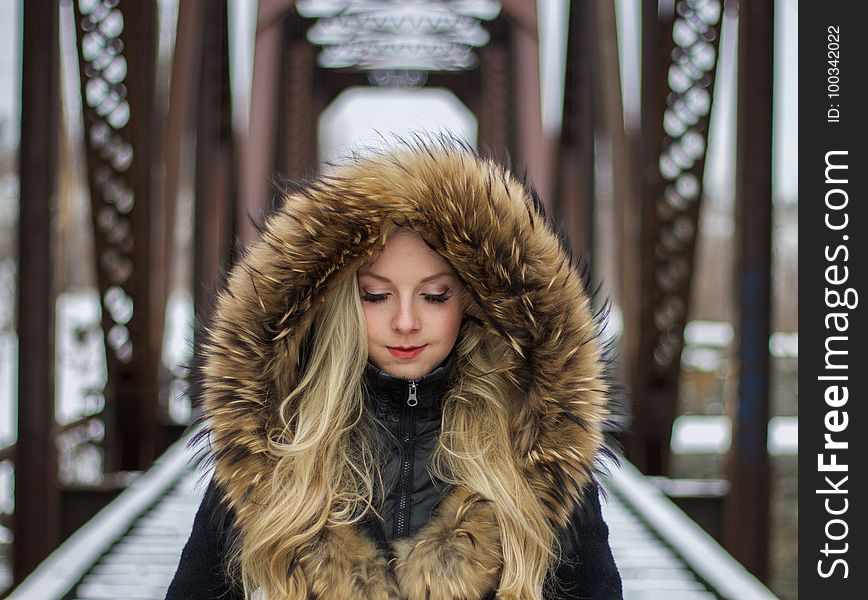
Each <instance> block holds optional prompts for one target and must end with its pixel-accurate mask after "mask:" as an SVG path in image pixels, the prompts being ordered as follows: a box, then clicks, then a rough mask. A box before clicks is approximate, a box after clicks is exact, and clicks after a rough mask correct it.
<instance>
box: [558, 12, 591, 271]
mask: <svg viewBox="0 0 868 600" xmlns="http://www.w3.org/2000/svg"><path fill="white" fill-rule="evenodd" d="M593 14H594V11H593V0H575V1H573V2H571V3H570V6H569V18H568V21H567V61H566V71H565V76H564V100H563V120H562V122H561V135H560V139H559V141H558V149H557V169H556V176H555V184H556V186H557V187H556V194H555V207H556V213H557V216H558V218H559V219H560V221H561V223H563V225H564V227H565V228H566V230H567V232H568V233H569V235H570V239H571V241H572V245H573V254H574V258H576V259H579V258H580V257H582V258H583V260H584V261H586V264H587V266H588V268H590V271H589V275H590V277H591V280H593V268H592V265H591V262H590V261H591V260H592V256H593V249H594V215H595V195H594V132H595V119H594V110H593V109H594V107H593V89H594V87H595V82H594V69H593V62H594V58H593V50H592V49H593V45H594V44H595V43H596V36H594V35H593V28H592V27H591V21H592V18H593Z"/></svg>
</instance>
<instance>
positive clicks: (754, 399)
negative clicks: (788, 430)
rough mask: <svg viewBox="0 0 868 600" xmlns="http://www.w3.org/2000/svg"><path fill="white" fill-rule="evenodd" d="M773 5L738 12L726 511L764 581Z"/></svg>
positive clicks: (732, 539)
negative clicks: (734, 351)
mask: <svg viewBox="0 0 868 600" xmlns="http://www.w3.org/2000/svg"><path fill="white" fill-rule="evenodd" d="M773 48H774V3H773V2H766V1H764V0H740V2H739V5H738V130H737V138H738V139H737V142H736V144H737V154H736V227H737V232H738V237H737V240H738V251H737V256H738V258H737V265H736V281H737V286H738V315H739V316H738V326H737V333H738V337H737V340H738V342H737V343H738V365H739V366H738V368H739V376H738V406H737V407H736V415H735V420H734V424H733V438H732V439H733V443H732V445H731V447H730V452H729V456H728V457H727V458H728V465H727V466H728V470H729V477H730V481H731V484H732V488H731V491H730V493H729V495H728V497H727V499H726V503H725V505H724V510H725V523H726V527H725V531H726V532H727V539H726V542H727V547H728V548H729V550H730V551H731V552H732V553H733V555H734V556H735V557H736V558H737V559H738V560H739V561H741V562H742V564H744V565H745V566H746V567H747V568H748V569H750V571H751V572H752V573H753V574H754V575H756V576H757V577H759V578H760V579H763V580H766V579H767V578H768V574H769V573H768V570H769V521H770V518H769V513H770V505H769V486H770V483H769V471H770V469H769V457H768V441H767V432H768V421H769V412H770V411H769V363H770V357H769V335H770V333H771V261H772V255H771V244H772V143H773V139H772V89H773V85H774V73H773V66H774V55H773V54H774V53H773Z"/></svg>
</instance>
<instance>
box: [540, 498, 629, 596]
mask: <svg viewBox="0 0 868 600" xmlns="http://www.w3.org/2000/svg"><path fill="white" fill-rule="evenodd" d="M560 543H561V559H560V561H559V563H558V565H557V568H556V570H555V573H554V579H553V581H551V584H552V585H553V586H554V589H555V590H556V591H555V594H554V596H553V598H587V599H592V600H619V599H620V598H622V590H621V576H620V574H619V573H618V568H617V566H616V565H615V559H614V557H613V556H612V550H611V548H610V547H609V527H608V525H606V521H605V520H604V519H603V513H602V509H601V507H600V488H599V486H598V485H597V483H596V482H591V484H589V486H588V488H587V489H586V491H585V494H584V497H583V502H582V503H581V504H580V505H579V506H577V507H576V508H575V510H574V511H573V513H572V516H571V518H570V523H569V525H568V526H567V527H566V528H565V529H564V530H563V531H562V532H561V535H560Z"/></svg>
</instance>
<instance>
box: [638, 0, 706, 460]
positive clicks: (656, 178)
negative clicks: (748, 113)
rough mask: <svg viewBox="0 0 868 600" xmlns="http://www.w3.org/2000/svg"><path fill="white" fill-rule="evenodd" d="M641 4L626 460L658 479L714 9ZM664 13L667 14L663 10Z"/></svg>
mask: <svg viewBox="0 0 868 600" xmlns="http://www.w3.org/2000/svg"><path fill="white" fill-rule="evenodd" d="M663 8H664V5H663V4H661V5H660V7H659V8H658V5H657V2H656V0H652V1H649V2H647V3H645V4H643V20H644V24H643V32H644V33H643V66H642V69H643V78H642V147H641V150H640V159H639V160H640V163H639V164H640V169H641V171H640V178H641V179H640V186H641V188H640V190H641V194H640V200H641V206H639V207H637V208H636V210H635V211H632V213H631V214H635V215H638V216H639V217H640V219H641V220H640V222H639V223H638V224H631V225H630V228H629V229H630V230H631V231H632V230H639V231H641V234H640V236H641V237H640V242H639V244H638V246H639V247H640V249H641V254H640V255H639V256H638V257H636V259H637V260H638V261H639V264H640V270H639V273H640V281H639V285H638V289H637V290H636V291H635V294H636V297H637V298H639V299H640V300H639V303H638V306H636V307H635V308H636V310H637V311H638V315H631V318H630V319H628V320H627V322H628V324H629V323H636V322H637V320H638V334H639V339H638V340H635V339H634V340H632V341H630V346H629V349H630V351H631V354H630V356H629V364H630V369H631V377H630V383H631V389H632V390H633V396H632V400H633V407H632V408H633V417H634V420H633V428H632V432H633V436H632V437H631V438H630V440H631V442H630V446H629V449H630V456H631V460H633V462H634V463H635V464H636V465H637V466H639V467H640V468H641V469H642V470H643V471H645V472H646V474H663V473H665V472H666V470H667V463H668V459H669V439H670V436H671V430H672V422H673V421H674V419H675V414H676V410H677V404H678V379H679V373H680V369H681V351H682V348H683V345H684V326H685V323H686V320H687V315H688V310H689V304H688V303H689V299H690V286H691V282H692V274H693V264H694V253H695V248H696V239H697V235H698V233H699V212H700V206H701V201H702V189H703V188H702V180H703V172H704V166H705V154H706V146H707V143H706V142H707V135H708V123H709V117H710V112H711V107H712V99H713V96H712V92H713V89H714V73H715V69H716V65H717V51H718V43H719V35H718V32H719V23H720V16H721V11H722V6H721V2H719V1H717V0H709V1H708V2H705V3H703V4H702V5H693V4H691V3H689V2H681V3H678V6H677V8H678V14H677V15H675V14H672V13H665V12H661V11H662V10H663ZM670 8H671V6H670Z"/></svg>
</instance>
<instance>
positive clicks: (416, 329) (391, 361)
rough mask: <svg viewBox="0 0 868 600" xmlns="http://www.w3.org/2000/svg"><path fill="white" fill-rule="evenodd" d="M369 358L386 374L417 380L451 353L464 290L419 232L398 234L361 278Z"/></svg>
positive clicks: (405, 231) (456, 335) (393, 236)
mask: <svg viewBox="0 0 868 600" xmlns="http://www.w3.org/2000/svg"><path fill="white" fill-rule="evenodd" d="M358 277H359V294H360V295H361V299H362V308H363V309H364V312H365V323H366V325H367V329H368V358H369V359H370V361H371V362H372V363H374V364H375V365H376V366H377V367H379V368H381V369H383V370H384V371H386V372H387V373H390V374H392V375H395V376H398V377H406V378H407V379H419V378H421V377H422V376H423V375H427V374H428V373H430V372H431V371H433V370H434V368H435V367H437V365H439V364H440V363H441V362H442V361H443V359H445V358H446V356H447V355H448V354H449V352H450V351H451V350H452V347H453V346H454V345H455V339H456V338H457V337H458V329H459V327H460V325H461V317H462V309H461V293H462V292H463V286H462V285H461V282H460V281H459V279H458V277H456V276H455V272H454V271H453V269H452V267H451V266H450V265H449V263H447V262H446V261H445V260H444V259H443V258H442V257H441V256H440V255H439V254H437V253H436V252H434V251H433V250H431V249H430V248H429V247H428V246H427V245H426V244H425V242H424V241H423V240H422V238H421V236H419V234H418V233H416V232H414V231H412V230H408V229H399V230H397V231H396V232H395V233H394V234H392V235H391V236H390V237H389V239H388V241H387V242H386V246H385V248H384V249H383V252H382V253H381V254H380V255H379V256H378V257H377V260H376V261H374V262H373V263H371V264H370V265H369V266H367V267H365V268H362V269H360V270H359V273H358Z"/></svg>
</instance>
